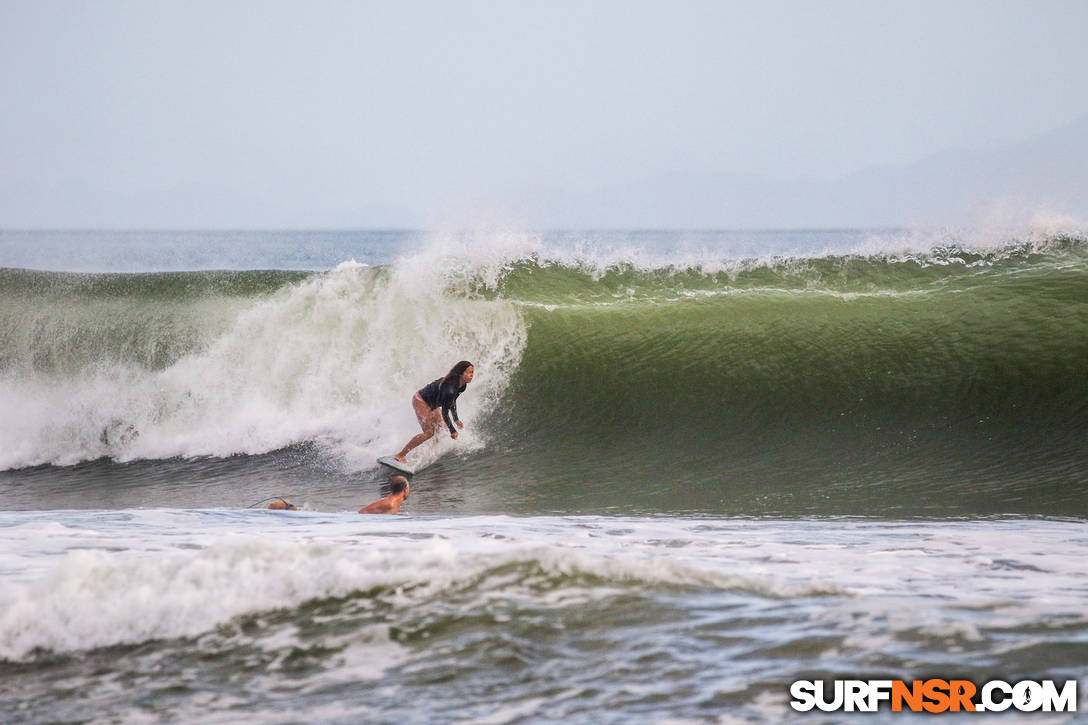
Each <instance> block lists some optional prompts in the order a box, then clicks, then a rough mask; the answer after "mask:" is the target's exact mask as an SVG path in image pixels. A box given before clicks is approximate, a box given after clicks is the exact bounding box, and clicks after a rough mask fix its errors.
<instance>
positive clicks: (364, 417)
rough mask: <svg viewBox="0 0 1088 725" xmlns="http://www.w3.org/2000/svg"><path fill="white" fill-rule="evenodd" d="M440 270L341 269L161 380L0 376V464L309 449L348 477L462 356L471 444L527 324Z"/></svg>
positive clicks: (420, 264)
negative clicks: (325, 452) (333, 460)
mask: <svg viewBox="0 0 1088 725" xmlns="http://www.w3.org/2000/svg"><path fill="white" fill-rule="evenodd" d="M440 251H441V250H440ZM449 253H450V254H452V252H449ZM447 261H448V260H446V259H445V258H444V257H442V256H441V253H439V252H434V253H420V254H419V255H417V256H414V257H408V258H406V259H405V260H402V261H401V262H399V263H397V264H396V265H394V266H393V267H392V268H391V269H390V270H387V271H384V272H382V271H376V270H373V269H370V268H367V267H366V265H361V264H359V263H356V262H354V261H349V262H345V263H343V264H340V265H338V266H337V267H336V268H335V269H334V270H331V271H330V272H327V273H325V274H321V275H317V276H314V277H311V278H309V279H306V280H304V281H303V282H301V283H299V284H296V285H290V286H288V287H286V288H284V289H282V290H280V291H279V292H277V293H276V294H274V295H273V296H272V297H270V298H268V299H265V300H262V301H259V302H257V303H255V304H253V305H252V306H251V307H249V308H248V309H245V310H244V311H242V312H241V313H240V314H238V316H237V318H236V319H235V321H234V323H233V324H232V325H231V326H230V327H229V329H228V330H227V331H226V332H225V333H224V334H222V335H220V336H219V337H218V339H216V340H215V341H214V342H212V343H211V344H210V345H208V347H207V348H206V349H203V350H201V351H199V352H196V353H194V354H191V355H188V356H186V357H183V358H182V359H180V360H177V361H176V362H175V363H174V364H172V365H170V366H169V367H167V368H166V369H164V370H159V371H151V370H147V369H144V368H141V367H138V366H135V365H128V364H123V363H102V364H99V365H95V366H92V367H89V368H86V369H84V370H83V371H82V372H81V373H80V374H78V375H75V376H69V377H53V376H49V375H46V374H39V375H33V376H28V375H26V374H22V373H19V374H17V373H14V372H9V373H8V374H6V375H5V376H3V377H0V400H3V401H5V403H4V408H3V411H2V412H0V443H2V445H0V469H6V468H14V467H21V466H31V465H37V464H42V463H53V464H57V465H69V464H72V463H76V462H78V461H82V460H90V459H95V458H99V457H103V456H108V457H112V458H115V459H117V460H121V461H125V460H132V459H136V458H166V457H173V456H185V457H193V456H209V455H210V456H229V455H232V454H238V453H245V454H256V453H263V452H267V451H270V450H275V449H277V448H281V447H284V446H288V445H291V444H293V443H297V442H300V441H310V440H316V441H318V442H320V443H323V444H324V445H326V446H328V447H329V448H330V449H332V452H333V453H334V455H335V456H338V457H339V458H341V459H342V460H344V461H345V462H346V463H347V465H349V466H351V467H352V468H356V469H358V468H362V467H365V466H370V465H373V460H374V458H376V457H377V456H378V455H384V454H389V453H390V452H393V451H395V450H397V449H398V448H400V447H401V446H402V445H403V444H404V442H405V441H407V440H408V438H410V437H411V436H412V435H414V434H415V433H416V432H418V424H417V423H416V421H415V417H414V415H413V413H412V409H411V397H412V394H413V392H414V391H415V390H416V389H417V388H419V387H421V386H422V385H424V384H426V383H427V382H429V381H431V380H432V379H434V378H436V377H439V376H441V375H443V374H444V373H445V372H446V371H447V370H449V368H450V367H451V366H452V365H453V364H454V363H455V362H457V361H458V360H461V359H468V360H471V361H472V362H473V363H475V365H476V371H477V372H476V379H475V380H474V381H473V383H472V385H471V387H470V390H469V391H468V392H467V394H465V395H463V396H462V398H461V400H460V401H459V409H460V412H461V414H462V418H464V419H465V420H466V421H467V422H468V423H469V428H468V435H466V436H465V438H463V439H461V440H460V441H459V443H460V446H461V447H462V448H463V447H465V446H472V445H474V444H475V445H479V444H480V439H479V438H478V437H475V436H474V435H473V433H474V432H475V431H474V429H473V428H472V426H471V423H472V422H473V421H474V420H475V419H476V418H477V417H478V416H480V415H482V414H484V413H485V412H486V411H487V410H489V409H490V408H491V407H492V406H494V405H495V404H496V402H497V401H498V399H499V397H500V395H501V393H502V391H503V389H504V388H505V386H506V385H507V383H508V381H509V377H510V375H511V373H512V371H513V370H514V368H516V366H517V364H518V362H519V360H520V354H521V350H522V348H523V347H524V344H525V338H526V333H525V325H524V322H523V320H522V319H521V315H520V313H519V312H518V310H517V308H516V307H514V306H513V305H509V304H506V303H503V302H496V301H488V300H483V299H471V298H466V297H464V296H463V295H455V294H451V293H450V292H449V286H451V285H457V284H459V282H460V279H461V278H460V277H458V276H457V275H456V274H452V275H451V273H450V270H451V269H453V272H454V273H456V272H457V270H456V268H454V267H452V266H451V265H449V264H447ZM449 443H450V442H449V441H446V446H447V447H449ZM424 453H425V454H427V453H429V454H430V455H434V453H435V452H434V451H429V452H424Z"/></svg>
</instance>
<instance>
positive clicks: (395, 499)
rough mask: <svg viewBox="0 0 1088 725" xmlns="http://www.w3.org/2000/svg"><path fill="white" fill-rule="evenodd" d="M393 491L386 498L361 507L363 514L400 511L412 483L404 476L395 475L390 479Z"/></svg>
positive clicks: (360, 511)
mask: <svg viewBox="0 0 1088 725" xmlns="http://www.w3.org/2000/svg"><path fill="white" fill-rule="evenodd" d="M389 482H390V483H391V484H392V488H393V493H391V494H389V495H388V496H386V497H385V498H380V499H378V500H377V501H375V502H374V503H372V504H370V505H368V506H364V507H363V508H361V509H359V513H361V514H395V513H396V512H397V511H400V505H401V504H402V503H404V501H405V499H407V498H408V490H409V489H410V488H411V485H410V484H409V483H408V479H407V478H405V477H404V476H393V477H392V478H391V479H389Z"/></svg>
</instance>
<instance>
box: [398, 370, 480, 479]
mask: <svg viewBox="0 0 1088 725" xmlns="http://www.w3.org/2000/svg"><path fill="white" fill-rule="evenodd" d="M474 374H475V368H474V367H473V366H472V363H470V362H469V361H468V360H462V361H461V362H459V363H457V364H456V365H454V366H453V367H452V368H451V369H450V371H449V372H448V373H446V376H445V377H442V378H438V379H437V380H433V381H431V382H430V383H427V384H426V385H424V386H423V387H422V388H420V389H419V390H417V391H416V394H415V395H414V396H412V409H413V410H414V411H415V413H416V420H418V421H419V427H420V428H422V429H423V432H422V433H419V434H417V435H416V436H415V437H414V438H412V440H410V441H408V443H407V444H405V446H404V448H402V449H401V451H400V453H398V454H397V455H395V456H393V458H395V459H397V460H398V461H400V462H401V463H407V459H408V453H409V452H411V450H412V449H413V448H415V447H416V446H419V445H420V444H422V443H423V442H424V441H427V440H430V439H431V438H432V437H433V436H434V434H435V431H436V430H437V429H438V424H439V422H440V421H443V420H444V421H445V423H446V427H447V428H449V430H450V438H453V439H454V440H457V428H464V427H465V424H464V423H463V422H462V421H461V419H460V418H459V417H458V415H457V397H458V396H459V395H460V394H461V393H463V392H465V387H466V386H467V385H468V384H469V383H470V382H472V377H473V375H474ZM451 415H452V418H451ZM455 423H456V424H457V427H456V428H455V427H454V424H455Z"/></svg>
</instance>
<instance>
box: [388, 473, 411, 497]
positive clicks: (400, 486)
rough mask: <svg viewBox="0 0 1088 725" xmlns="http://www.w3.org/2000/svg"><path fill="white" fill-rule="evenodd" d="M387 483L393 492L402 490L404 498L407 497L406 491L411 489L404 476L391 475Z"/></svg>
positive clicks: (396, 492)
mask: <svg viewBox="0 0 1088 725" xmlns="http://www.w3.org/2000/svg"><path fill="white" fill-rule="evenodd" d="M389 485H390V488H392V490H393V493H394V494H398V493H400V492H401V491H404V498H408V491H410V490H411V486H409V485H408V479H407V478H405V477H404V476H393V477H392V478H390V479H389Z"/></svg>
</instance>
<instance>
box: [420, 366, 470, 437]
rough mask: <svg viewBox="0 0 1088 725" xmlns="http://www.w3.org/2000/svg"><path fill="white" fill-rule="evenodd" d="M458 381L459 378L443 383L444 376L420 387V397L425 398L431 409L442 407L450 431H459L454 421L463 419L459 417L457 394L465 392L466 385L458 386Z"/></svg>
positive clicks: (443, 417) (443, 416)
mask: <svg viewBox="0 0 1088 725" xmlns="http://www.w3.org/2000/svg"><path fill="white" fill-rule="evenodd" d="M458 382H459V381H457V380H450V381H448V382H446V383H445V384H443V383H442V378H438V379H437V380H432V381H431V382H429V383H427V384H426V385H424V386H423V387H422V388H420V389H419V397H421V398H423V402H424V403H426V404H427V406H428V407H429V408H430V409H431V410H434V409H435V408H438V407H441V408H442V419H443V420H445V421H446V426H447V427H448V428H449V429H450V433H456V432H457V429H456V428H454V427H453V422H454V421H460V420H461V419H460V418H458V417H457V396H459V395H460V394H461V393H463V392H465V387H466V386H464V385H461V386H458ZM450 413H452V414H453V420H450Z"/></svg>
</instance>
